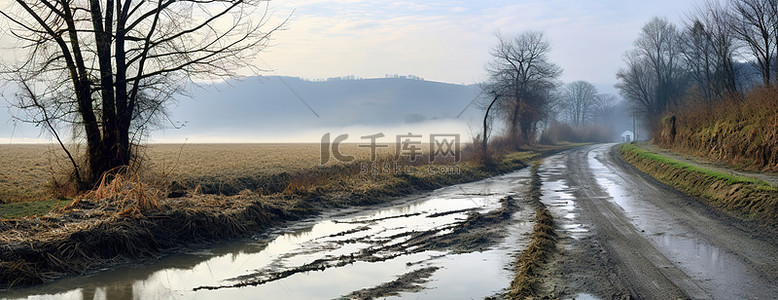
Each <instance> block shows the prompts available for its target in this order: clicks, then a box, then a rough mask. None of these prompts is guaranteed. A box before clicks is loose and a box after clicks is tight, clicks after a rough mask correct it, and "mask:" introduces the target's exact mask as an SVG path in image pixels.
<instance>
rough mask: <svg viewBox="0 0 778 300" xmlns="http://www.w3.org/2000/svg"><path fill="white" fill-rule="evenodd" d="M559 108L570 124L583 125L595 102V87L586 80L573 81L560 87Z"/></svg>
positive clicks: (589, 115)
mask: <svg viewBox="0 0 778 300" xmlns="http://www.w3.org/2000/svg"><path fill="white" fill-rule="evenodd" d="M561 100H562V101H561V102H562V105H561V109H562V112H563V113H564V114H565V116H566V117H567V118H568V121H569V122H571V123H572V124H571V125H575V126H579V127H580V126H583V125H584V124H586V122H587V121H589V118H590V117H591V111H592V109H593V108H594V105H595V104H596V102H597V88H595V87H594V85H592V84H591V83H589V82H586V81H574V82H571V83H568V84H566V85H565V86H564V87H563V88H562V94H561Z"/></svg>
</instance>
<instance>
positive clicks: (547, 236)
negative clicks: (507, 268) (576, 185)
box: [508, 163, 556, 299]
mask: <svg viewBox="0 0 778 300" xmlns="http://www.w3.org/2000/svg"><path fill="white" fill-rule="evenodd" d="M538 166H539V163H535V165H533V166H532V182H531V183H530V184H531V186H530V190H529V197H530V199H531V200H530V202H531V203H532V204H533V205H534V206H535V210H536V212H535V227H534V228H533V230H532V237H531V241H530V243H529V245H528V246H527V248H526V249H524V251H523V252H522V253H521V255H519V257H518V259H516V263H515V264H516V270H517V273H516V277H514V279H513V281H512V282H511V287H510V292H509V293H508V297H509V298H511V299H526V298H547V297H546V295H542V293H541V292H540V290H539V288H538V284H539V283H540V276H541V270H542V268H543V267H544V264H545V263H546V261H547V260H548V259H549V257H550V256H551V254H552V253H553V251H554V250H555V249H556V233H555V231H554V218H553V217H552V216H551V213H550V212H549V211H548V209H547V208H546V206H545V205H544V204H543V203H542V202H540V196H541V193H540V187H541V185H542V183H541V181H540V175H539V174H538Z"/></svg>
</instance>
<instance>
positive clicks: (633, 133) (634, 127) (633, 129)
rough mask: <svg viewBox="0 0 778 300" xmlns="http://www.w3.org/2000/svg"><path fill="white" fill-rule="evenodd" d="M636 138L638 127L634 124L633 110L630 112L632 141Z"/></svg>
mask: <svg viewBox="0 0 778 300" xmlns="http://www.w3.org/2000/svg"><path fill="white" fill-rule="evenodd" d="M637 139H638V129H637V126H635V112H634V111H633V112H632V141H633V142H635V141H637Z"/></svg>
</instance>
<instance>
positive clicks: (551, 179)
mask: <svg viewBox="0 0 778 300" xmlns="http://www.w3.org/2000/svg"><path fill="white" fill-rule="evenodd" d="M566 157H567V156H565V155H557V156H553V157H550V158H547V159H546V161H545V162H544V163H543V165H541V167H540V169H539V170H538V174H540V176H541V177H542V182H543V186H542V187H541V193H542V196H541V198H540V201H541V202H543V204H545V205H546V207H547V208H548V209H549V211H551V214H552V215H554V216H555V219H556V220H555V221H556V222H557V223H558V224H559V228H560V229H561V230H562V231H564V232H565V233H566V234H567V235H568V236H570V237H572V238H574V239H581V238H583V237H586V236H587V235H588V234H589V229H587V228H586V226H584V225H583V224H581V223H580V222H579V221H578V213H576V210H577V207H576V204H575V201H576V198H575V196H574V195H573V192H574V191H573V189H571V188H570V187H569V186H568V185H567V183H566V181H565V180H564V179H563V178H564V177H563V175H564V172H565V171H564V170H565V169H566V166H565V164H564V159H566Z"/></svg>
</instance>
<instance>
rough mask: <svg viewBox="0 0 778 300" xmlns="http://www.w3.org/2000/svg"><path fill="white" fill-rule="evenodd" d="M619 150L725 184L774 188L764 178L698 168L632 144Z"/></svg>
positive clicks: (770, 189)
mask: <svg viewBox="0 0 778 300" xmlns="http://www.w3.org/2000/svg"><path fill="white" fill-rule="evenodd" d="M619 150H620V151H622V152H633V153H635V154H636V155H638V156H640V157H642V158H645V159H649V160H652V161H655V162H658V163H662V164H667V165H669V166H672V167H674V168H677V169H682V170H686V171H691V172H697V173H701V174H704V175H707V176H711V177H714V178H716V179H722V180H726V181H727V184H729V185H731V184H736V183H745V184H753V185H756V186H757V187H758V188H759V189H762V190H767V191H774V190H775V188H773V187H772V186H771V185H770V184H769V183H767V182H765V181H764V180H761V179H757V178H751V177H744V176H739V175H733V174H725V173H721V172H717V171H713V170H709V169H705V168H700V167H698V166H694V165H691V164H688V163H685V162H681V161H677V160H674V159H671V158H669V157H666V156H662V155H660V154H657V153H653V152H648V151H646V150H643V149H642V148H640V147H638V146H636V145H633V144H622V145H621V146H619Z"/></svg>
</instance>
